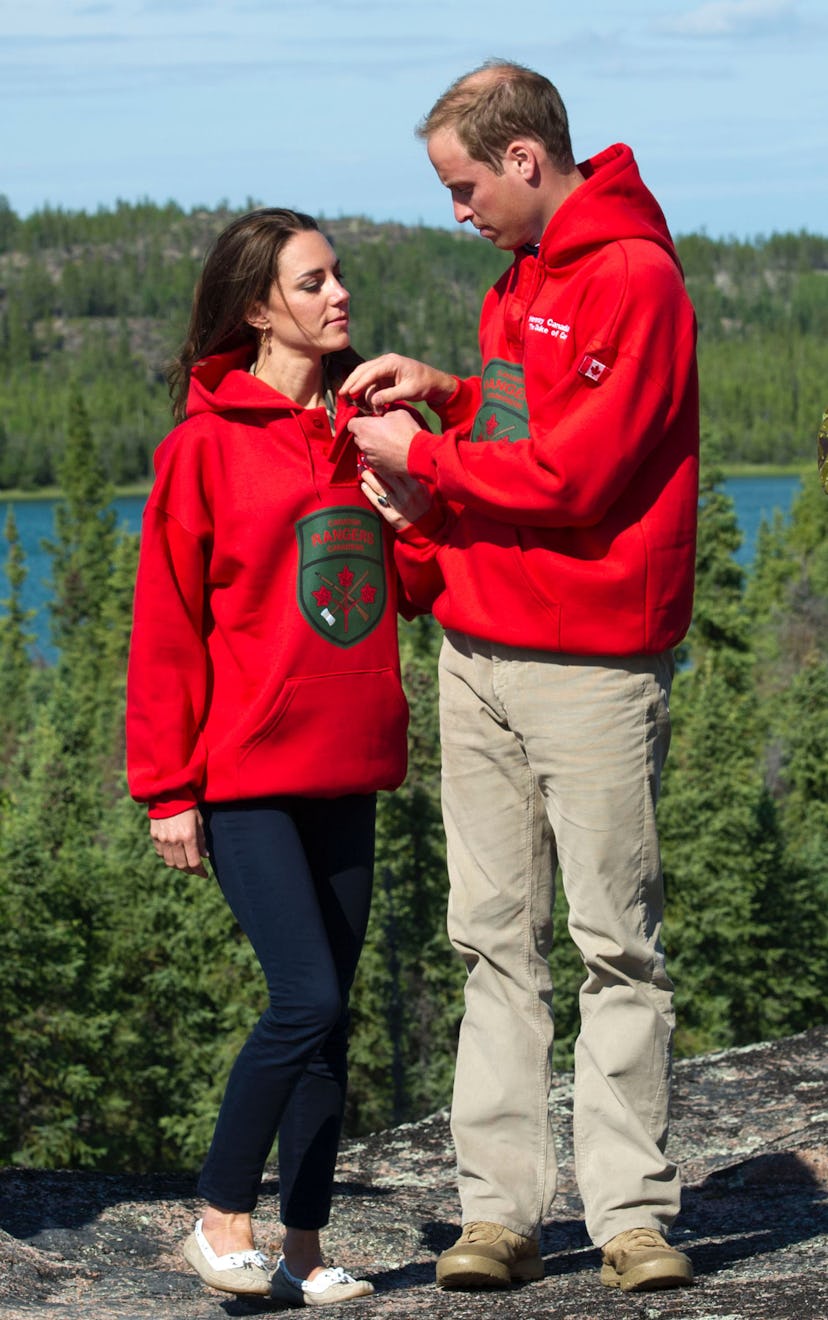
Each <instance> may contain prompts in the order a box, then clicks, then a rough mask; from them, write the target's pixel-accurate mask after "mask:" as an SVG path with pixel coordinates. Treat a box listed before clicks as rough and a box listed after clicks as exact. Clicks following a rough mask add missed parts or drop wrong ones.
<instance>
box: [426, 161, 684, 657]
mask: <svg viewBox="0 0 828 1320" xmlns="http://www.w3.org/2000/svg"><path fill="white" fill-rule="evenodd" d="M580 169H581V171H582V173H583V174H584V175H585V182H584V183H582V184H580V185H579V186H578V187H577V188H576V189H575V191H574V192H573V193H572V194H571V195H570V196H569V197H568V198H567V199H566V201H565V202H564V203H563V204H562V205H561V207H560V208H559V209H558V210H557V211H556V213H555V214H554V216H553V217H552V219H551V221H550V223H549V225H548V227H547V229H546V231H545V233H544V235H543V238H542V240H541V243H540V248H539V251H538V252H537V253H534V252H530V251H522V252H519V253H516V254H515V260H514V263H513V264H512V266H511V267H510V268H509V270H508V271H506V273H505V274H504V275H503V276H502V277H501V279H500V280H499V281H498V282H497V284H496V285H495V286H494V288H493V289H491V290H490V291H489V293H488V294H487V295H486V299H485V301H484V304H483V310H482V315H481V325H480V348H481V354H482V360H483V374H482V379H481V378H474V379H471V380H467V381H462V382H459V383H458V388H457V390H456V391H455V393H454V395H453V396H452V397H451V399H449V401H448V403H447V404H446V405H445V407H444V408H443V409H442V410H441V420H442V421H443V424H444V426H445V427H446V428H447V429H446V431H445V432H444V434H443V435H438V436H434V435H430V434H429V435H426V434H419V435H417V436H415V438H414V442H413V444H412V447H411V451H410V455H409V470H410V471H411V472H412V473H413V474H414V475H415V476H418V477H421V478H423V479H424V480H426V481H428V482H430V483H432V484H433V486H434V487H435V488H436V489H437V490H438V491H439V492H440V493H441V494H442V495H443V496H444V497H445V498H446V499H447V500H448V501H450V502H451V503H452V504H454V505H456V506H457V507H458V516H457V518H456V520H455V521H454V522H453V524H452V525H451V530H450V534H449V535H448V537H447V541H446V544H444V545H443V546H442V547H441V549H440V551H439V556H438V558H439V564H440V568H441V570H442V575H443V579H444V587H443V590H442V592H441V594H439V596H438V597H437V601H436V603H435V605H434V613H435V615H436V617H437V618H438V619H439V620H440V622H441V623H442V624H443V626H444V627H445V628H451V629H457V630H458V631H461V632H464V633H469V634H471V635H473V636H478V637H485V638H488V639H490V640H493V641H498V642H501V643H505V644H509V645H515V646H521V647H532V648H538V649H541V650H545V651H560V652H569V653H574V654H578V655H601V654H610V655H627V654H635V653H642V652H646V653H652V652H658V651H661V650H664V649H666V648H668V647H671V646H673V645H675V643H676V642H678V641H679V640H680V639H681V637H682V636H683V635H684V633H685V632H686V630H687V628H688V625H689V623H690V614H691V608H692V590H693V570H694V559H695V531H696V515H697V503H698V439H699V434H698V431H699V421H698V389H697V376H696V356H695V336H696V331H695V318H694V315H693V309H692V306H691V304H690V301H689V299H688V297H687V294H686V292H685V289H684V284H683V279H682V274H681V268H680V266H679V261H678V257H677V255H676V252H675V249H674V247H673V244H672V241H671V239H670V235H669V232H668V230H667V225H666V223H665V220H664V217H663V215H662V213H661V210H660V209H659V206H658V204H657V202H656V201H655V199H654V198H653V196H652V195H651V193H650V192H648V190H647V189H646V188H645V187H644V185H643V183H642V182H641V178H640V176H639V173H638V169H637V166H636V164H635V161H634V159H633V156H632V152H631V151H630V149H629V148H628V147H625V146H614V147H610V148H608V149H607V150H606V151H605V152H603V153H602V154H601V155H599V156H596V157H595V158H594V159H592V160H590V161H588V162H586V164H584V165H581V166H580ZM469 441H471V442H472V443H470V442H469ZM480 442H483V443H480Z"/></svg>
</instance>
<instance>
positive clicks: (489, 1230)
mask: <svg viewBox="0 0 828 1320" xmlns="http://www.w3.org/2000/svg"><path fill="white" fill-rule="evenodd" d="M542 1278H543V1261H542V1260H541V1258H540V1251H539V1247H538V1239H537V1238H533V1237H523V1236H522V1235H521V1234H520V1233H513V1232H512V1231H511V1230H510V1229H508V1228H504V1227H503V1225H502V1224H488V1223H486V1222H485V1221H484V1220H478V1221H476V1222H474V1223H471V1224H464V1225H463V1231H462V1233H461V1234H460V1237H459V1238H458V1239H457V1241H456V1242H455V1244H454V1246H453V1247H449V1249H448V1251H444V1252H443V1254H442V1256H440V1258H439V1260H438V1261H437V1283H438V1285H439V1286H440V1287H441V1288H508V1286H509V1284H510V1283H512V1282H513V1281H515V1280H520V1281H525V1280H527V1279H542Z"/></svg>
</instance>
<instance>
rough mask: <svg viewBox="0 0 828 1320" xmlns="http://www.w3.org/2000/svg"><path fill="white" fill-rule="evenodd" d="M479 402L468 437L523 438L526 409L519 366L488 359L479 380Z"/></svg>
mask: <svg viewBox="0 0 828 1320" xmlns="http://www.w3.org/2000/svg"><path fill="white" fill-rule="evenodd" d="M480 387H481V394H482V398H481V402H480V407H479V409H478V411H477V416H476V417H475V419H474V425H473V426H472V432H471V438H472V440H477V441H480V440H511V441H515V440H526V439H527V437H528V435H529V409H528V408H527V406H526V382H525V380H524V376H523V367H521V366H520V365H519V364H518V363H516V362H504V361H503V360H502V359H501V358H492V360H491V362H487V363H486V366H485V368H484V371H483V376H482V378H481V381H480Z"/></svg>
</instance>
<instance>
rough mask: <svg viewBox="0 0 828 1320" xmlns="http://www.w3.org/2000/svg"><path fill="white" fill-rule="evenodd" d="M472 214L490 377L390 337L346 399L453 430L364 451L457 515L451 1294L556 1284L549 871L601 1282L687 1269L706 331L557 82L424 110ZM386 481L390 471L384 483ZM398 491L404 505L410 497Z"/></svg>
mask: <svg viewBox="0 0 828 1320" xmlns="http://www.w3.org/2000/svg"><path fill="white" fill-rule="evenodd" d="M419 133H420V135H421V136H422V137H423V138H424V139H425V141H426V143H427V148H428V154H429V157H430V159H431V163H432V165H433V166H434V168H435V170H436V171H437V174H438V175H439V177H440V179H441V181H442V182H443V184H445V186H446V187H447V188H448V189H449V191H450V193H451V197H452V202H453V206H454V215H455V218H456V219H457V220H458V221H459V222H461V223H462V222H465V221H467V220H468V221H471V223H472V224H473V225H474V227H475V228H476V229H477V230H478V231H479V232H480V233H481V234H482V235H483V237H485V238H488V239H489V240H490V242H492V243H494V244H495V245H496V246H497V247H499V248H502V249H504V250H506V249H508V250H511V251H512V252H513V253H514V262H513V264H512V266H511V267H510V268H509V270H507V272H506V273H505V274H504V275H503V276H502V278H501V279H500V280H499V281H498V283H497V284H496V285H495V286H494V288H493V289H491V290H490V291H489V293H488V294H487V296H486V299H485V301H484V304H483V310H482V316H481V325H480V346H481V351H482V359H483V368H482V375H481V377H480V378H475V379H472V380H462V381H458V380H457V379H456V378H454V377H453V376H450V375H448V374H447V373H445V372H443V371H439V370H437V369H436V368H433V367H429V366H427V365H425V364H423V363H417V362H413V361H411V360H410V359H405V358H400V357H397V356H395V355H388V356H386V357H384V358H379V359H377V360H376V361H374V362H368V363H365V364H363V365H362V366H360V367H358V368H357V369H356V371H354V372H353V373H352V375H351V376H350V377H349V379H348V380H347V381H346V382H345V384H344V386H343V392H345V393H348V394H356V395H361V396H363V397H364V398H365V399H366V400H367V401H368V402H370V403H371V405H372V406H373V408H374V409H375V410H379V409H380V408H381V407H382V406H383V405H384V404H388V403H391V402H393V401H394V400H397V399H403V398H404V399H409V400H424V401H425V402H427V403H428V404H429V405H430V406H431V407H432V408H433V409H435V410H436V412H437V413H438V415H439V416H440V418H441V421H442V423H443V425H444V428H445V429H444V431H443V433H442V434H441V435H432V434H428V433H425V432H422V431H418V430H417V427H416V423H415V422H414V421H413V420H412V418H411V417H410V415H409V414H407V413H404V412H389V413H388V414H387V415H383V416H375V417H371V416H368V417H363V418H359V419H357V420H355V421H354V422H353V423H352V430H353V432H354V434H355V436H356V439H357V443H358V445H359V447H360V449H361V450H362V451H363V453H364V456H365V459H366V460H367V462H368V463H369V464H370V465H371V467H372V468H373V469H374V472H375V474H378V476H379V477H380V478H382V477H383V476H386V477H387V478H389V479H390V480H391V482H392V483H393V477H394V474H396V473H402V472H406V471H407V472H409V473H413V474H414V475H415V476H417V477H419V478H420V479H421V480H422V481H424V482H425V483H427V484H428V485H429V486H430V487H431V488H432V489H433V490H434V491H435V492H436V493H437V494H438V496H440V497H441V498H442V501H443V503H444V505H445V507H446V509H447V516H446V522H445V526H444V528H443V530H442V533H441V535H440V538H439V541H440V543H439V546H438V549H437V561H438V564H439V568H440V572H441V575H442V579H443V586H442V590H441V591H440V594H439V595H438V596H437V599H436V602H435V605H434V613H435V616H436V617H437V619H439V621H440V623H441V624H442V625H443V627H444V629H445V631H446V636H445V640H444V644H443V649H442V654H441V659H440V692H441V737H442V747H443V795H444V796H443V808H444V817H445V827H446V835H447V841H448V856H449V870H450V878H451V894H450V900H449V918H448V920H449V933H450V936H451V939H452V943H453V944H454V946H455V948H457V949H458V950H459V951H460V952H461V954H462V955H463V957H464V958H465V961H466V965H467V969H468V978H467V982H466V1010H465V1016H464V1019H463V1023H462V1026H461V1031H460V1038H459V1044H458V1054H457V1071H456V1080H455V1090H454V1098H453V1105H452V1132H453V1136H454V1140H455V1144H456V1149H457V1158H458V1176H459V1189H460V1198H461V1203H462V1210H463V1232H462V1236H461V1237H460V1239H459V1241H458V1242H457V1243H456V1245H455V1246H453V1247H451V1248H450V1249H449V1250H448V1251H446V1252H444V1253H443V1254H442V1256H441V1257H440V1259H439V1261H438V1265H437V1280H438V1283H440V1284H441V1285H442V1286H444V1287H469V1288H476V1287H491V1286H504V1285H508V1284H509V1282H510V1281H512V1280H517V1279H536V1278H540V1277H542V1275H543V1264H542V1261H541V1258H540V1253H539V1225H540V1223H541V1220H542V1219H543V1217H544V1215H545V1214H546V1213H547V1212H548V1210H549V1207H550V1204H551V1201H552V1199H553V1196H554V1193H555V1176H556V1168H555V1156H554V1149H553V1138H552V1132H551V1130H550V1123H549V1113H548V1102H547V1097H548V1091H549V1085H550V1056H551V1048H552V1035H553V1028H552V1007H551V1005H552V985H551V981H550V974H549V968H548V962H547V959H548V954H549V950H550V945H551V935H552V932H551V916H550V914H551V911H552V905H553V883H554V880H553V877H554V871H555V865H556V863H558V864H560V868H561V872H562V876H563V883H564V887H565V890H566V895H567V899H568V902H569V913H570V916H569V926H570V931H571V933H572V936H573V938H574V940H575V942H576V944H577V946H578V948H579V950H580V953H581V955H582V958H583V961H584V964H585V969H586V980H585V982H584V984H583V986H582V989H581V995H580V1012H581V1031H580V1036H579V1038H578V1041H577V1044H576V1048H575V1115H574V1135H575V1158H576V1172H577V1177H578V1185H579V1188H580V1192H581V1195H582V1198H583V1202H584V1207H585V1213H586V1224H587V1229H588V1231H589V1234H590V1236H591V1237H592V1239H593V1241H594V1242H595V1243H596V1245H597V1246H599V1247H601V1248H602V1250H603V1267H602V1271H601V1278H602V1280H603V1282H604V1283H606V1284H608V1285H610V1286H615V1287H620V1288H622V1289H624V1290H627V1291H629V1290H638V1289H647V1288H667V1287H676V1286H680V1285H682V1284H687V1283H690V1282H691V1280H692V1267H691V1264H690V1261H689V1260H688V1258H687V1257H686V1256H684V1255H683V1254H682V1253H681V1252H678V1251H675V1250H673V1249H672V1248H671V1247H669V1246H668V1245H667V1242H666V1241H665V1239H664V1237H663V1234H664V1232H665V1231H666V1230H667V1229H668V1228H669V1226H670V1224H671V1223H672V1221H673V1220H674V1218H675V1216H676V1214H677V1213H678V1209H679V1196H680V1188H679V1177H678V1172H677V1170H676V1168H675V1166H674V1165H673V1164H672V1163H670V1161H668V1160H667V1158H666V1157H665V1154H664V1150H665V1142H666V1136H667V1119H668V1105H669V1084H670V1061H671V1043H672V1032H673V1024H674V1018H673V1008H672V985H671V982H670V980H669V978H668V976H667V972H666V970H665V965H664V955H663V951H662V947H661V940H660V931H661V924H662V907H663V888H662V877H661V868H660V861H659V851H658V839H657V834H656V826H655V805H656V799H657V795H658V789H659V781H660V776H661V771H662V768H663V765H664V761H665V757H666V755H667V748H668V743H669V736H670V731H669V730H670V726H669V708H668V699H669V692H670V683H671V678H672V672H673V662H672V647H674V646H675V644H676V643H677V642H678V641H679V640H680V639H681V637H682V636H683V635H684V633H685V632H686V629H687V627H688V625H689V621H690V614H691V602H692V581H693V564H694V550H695V523H696V506H697V481H698V464H697V453H698V398H697V379H696V361H695V322H694V317H693V311H692V308H691V306H690V303H689V301H688V298H687V295H686V293H685V290H684V285H683V281H682V276H681V269H680V266H679V263H678V258H677V256H676V253H675V249H674V247H673V244H672V240H671V239H670V235H669V233H668V230H667V226H666V223H665V221H664V217H663V215H662V213H661V210H660V208H659V206H658V204H657V203H656V201H655V199H654V198H653V197H652V195H651V194H650V193H649V192H648V191H647V189H646V188H645V187H644V185H643V184H642V182H641V179H640V177H639V174H638V169H637V166H636V164H635V161H634V159H633V156H632V153H631V151H630V150H629V148H628V147H625V146H621V145H618V146H614V147H610V148H609V149H608V150H606V151H604V152H602V153H601V154H600V155H598V156H596V157H594V158H593V159H592V160H589V161H587V162H585V163H583V164H581V165H579V166H578V165H576V164H575V161H574V158H573V155H572V149H571V145H570V138H569V130H568V124H567V118H566V112H565V110H564V107H563V105H562V103H561V100H560V97H559V96H558V93H557V92H556V90H555V88H554V87H553V86H552V84H551V83H549V82H548V81H547V80H546V79H545V78H543V77H541V76H540V75H539V74H536V73H533V72H531V71H530V70H527V69H524V68H522V67H520V66H516V65H512V64H505V63H493V62H492V63H489V64H487V65H484V66H483V67H482V68H480V69H477V70H475V71H473V72H472V73H471V74H469V75H467V76H466V77H464V78H461V79H460V80H459V81H458V82H457V83H455V84H454V85H453V86H452V87H451V88H449V90H448V91H447V92H446V93H445V94H444V95H443V96H442V97H441V98H440V100H439V101H438V102H437V103H436V105H435V106H434V108H433V109H432V111H431V112H430V114H429V115H428V116H427V118H426V119H425V121H424V123H423V124H422V126H421V128H420V130H419ZM369 490H370V493H371V497H372V498H375V497H376V493H377V492H376V491H373V490H371V488H370V487H369ZM379 493H380V495H381V499H380V501H379V503H380V505H382V502H383V501H386V502H387V500H388V498H389V497H391V498H393V494H392V491H391V489H390V488H389V490H388V492H387V493H386V494H385V495H383V494H382V488H381V487H380V492H379Z"/></svg>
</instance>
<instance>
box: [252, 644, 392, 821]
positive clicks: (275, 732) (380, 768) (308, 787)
mask: <svg viewBox="0 0 828 1320" xmlns="http://www.w3.org/2000/svg"><path fill="white" fill-rule="evenodd" d="M407 727H408V704H407V702H406V699H405V696H404V694H403V690H402V687H401V685H400V680H399V678H398V676H397V674H396V673H395V672H394V671H393V670H391V669H380V670H366V671H363V672H358V671H357V672H353V671H351V672H347V673H334V674H316V675H309V676H304V677H302V678H290V679H288V680H287V681H286V683H285V684H284V687H283V688H282V690H281V692H280V693H279V695H278V698H277V700H276V702H275V704H274V705H273V707H272V709H271V710H270V712H269V714H268V715H267V716H266V718H265V719H264V721H263V722H262V723H261V724H260V725H259V726H258V728H257V729H256V730H255V731H254V732H253V733H252V734H250V735H249V736H248V737H247V738H246V739H245V740H244V742H243V743H242V744H241V747H240V748H239V753H238V764H237V778H238V793H239V796H240V797H258V796H262V795H265V794H270V793H296V794H304V795H307V796H312V797H338V796H341V795H342V794H346V793H371V792H374V791H375V790H377V789H380V788H396V787H397V785H398V784H400V783H401V782H402V779H403V777H404V775H405V764H406V729H407Z"/></svg>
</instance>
